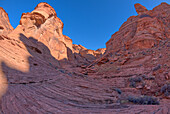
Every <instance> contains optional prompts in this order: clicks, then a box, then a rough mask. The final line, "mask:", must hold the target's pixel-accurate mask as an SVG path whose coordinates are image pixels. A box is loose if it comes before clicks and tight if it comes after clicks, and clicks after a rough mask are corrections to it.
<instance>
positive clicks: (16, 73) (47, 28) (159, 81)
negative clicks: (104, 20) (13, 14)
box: [0, 3, 170, 114]
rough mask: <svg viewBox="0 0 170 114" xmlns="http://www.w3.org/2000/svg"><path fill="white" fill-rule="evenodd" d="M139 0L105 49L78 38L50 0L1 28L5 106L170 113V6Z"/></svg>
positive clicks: (1, 107) (10, 113) (10, 112)
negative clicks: (68, 30) (65, 27)
mask: <svg viewBox="0 0 170 114" xmlns="http://www.w3.org/2000/svg"><path fill="white" fill-rule="evenodd" d="M135 7H136V11H137V12H138V13H139V15H138V16H132V17H130V18H129V19H128V20H127V22H125V23H124V24H123V25H122V26H121V28H120V29H119V31H118V32H116V33H115V34H114V35H112V38H111V39H110V40H109V41H108V42H107V43H106V47H107V49H106V52H105V49H98V50H96V51H94V50H89V49H86V48H85V47H83V46H81V45H75V44H74V45H73V44H72V40H71V39H70V38H69V37H67V36H65V35H63V34H62V28H63V23H62V22H61V20H60V19H59V18H58V17H57V15H56V12H55V11H54V9H53V8H52V7H51V6H50V5H48V4H47V3H40V4H38V5H37V7H36V8H35V10H34V11H32V12H31V13H25V14H23V15H22V17H21V21H20V25H18V27H17V28H16V29H15V30H14V31H12V32H11V33H10V32H8V33H9V34H7V35H6V34H5V35H0V55H1V56H0V97H1V96H2V94H4V93H5V92H6V93H5V94H4V95H3V97H2V98H1V101H0V113H4V114H15V113H23V114H27V113H31V114H32V113H33V114H34V113H35V114H36V113H38V114H39V113H104V114H108V113H109V114H110V113H126V114H127V113H128V114H131V113H141V112H145V113H169V108H170V102H169V98H170V97H169V93H170V91H169V87H170V81H169V79H170V72H169V71H170V59H169V53H170V50H169V49H170V48H169V47H170V34H169V30H170V28H169V20H170V19H169V12H170V6H169V5H168V4H166V3H162V4H161V5H159V6H157V7H156V8H154V9H153V10H151V11H147V10H146V8H144V7H143V6H141V5H139V4H137V5H135ZM2 20H3V19H2ZM0 22H1V19H0ZM7 22H9V21H7ZM11 30H12V29H11ZM102 54H104V55H102ZM101 55H102V56H101ZM62 59H67V60H66V61H64V62H63V60H62ZM89 64H90V65H89ZM87 66H88V67H87ZM144 95H147V96H144ZM148 96H150V97H148ZM157 99H158V100H157ZM132 104H133V105H132ZM134 104H140V105H134ZM146 104H152V105H146ZM158 104H159V105H158Z"/></svg>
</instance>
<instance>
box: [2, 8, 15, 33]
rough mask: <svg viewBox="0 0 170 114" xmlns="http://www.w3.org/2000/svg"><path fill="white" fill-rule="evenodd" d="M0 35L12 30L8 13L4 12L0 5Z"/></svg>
mask: <svg viewBox="0 0 170 114" xmlns="http://www.w3.org/2000/svg"><path fill="white" fill-rule="evenodd" d="M0 15H1V17H0V35H2V34H3V35H7V34H9V33H10V32H11V31H12V30H13V27H12V26H11V24H10V22H9V18H8V14H7V13H6V12H5V10H4V9H3V8H1V7H0Z"/></svg>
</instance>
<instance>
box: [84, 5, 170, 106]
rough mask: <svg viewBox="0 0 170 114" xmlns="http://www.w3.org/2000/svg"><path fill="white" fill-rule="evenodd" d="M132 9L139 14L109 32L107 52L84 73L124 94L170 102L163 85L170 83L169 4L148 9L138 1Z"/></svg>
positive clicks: (169, 84) (165, 86)
mask: <svg viewBox="0 0 170 114" xmlns="http://www.w3.org/2000/svg"><path fill="white" fill-rule="evenodd" d="M135 8H136V11H137V12H138V14H139V15H137V16H132V17H130V18H129V19H128V20H127V21H126V22H125V23H124V24H123V25H122V26H121V27H120V29H119V31H118V32H116V33H115V34H113V35H112V37H111V39H110V40H109V41H108V42H107V43H106V53H105V54H104V55H103V57H101V58H98V59H97V60H96V61H95V62H93V64H91V65H89V67H88V68H86V70H85V71H86V74H89V75H90V76H92V77H93V78H96V79H102V80H103V81H107V82H108V83H112V84H113V86H115V87H119V88H122V90H123V91H124V92H125V93H127V94H126V95H133V96H138V95H148V96H155V97H158V98H160V99H161V98H167V99H164V100H165V101H167V102H169V92H168V91H169V89H165V88H168V87H169V86H170V80H169V78H168V77H169V75H168V74H169V71H170V59H169V53H170V50H169V49H170V48H169V44H170V34H169V32H168V31H170V26H169V20H170V17H169V15H170V5H168V4H166V3H162V4H161V5H159V6H157V7H155V8H154V9H153V10H150V11H148V10H146V8H145V7H143V6H141V5H140V4H136V5H135ZM91 70H93V72H95V73H91ZM85 71H84V72H85ZM167 86H168V87H167ZM162 89H163V90H164V92H162V91H163V90H162ZM165 91H166V92H165ZM165 93H166V94H165ZM167 105H168V104H167ZM168 106H169V105H168Z"/></svg>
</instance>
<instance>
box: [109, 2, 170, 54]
mask: <svg viewBox="0 0 170 114" xmlns="http://www.w3.org/2000/svg"><path fill="white" fill-rule="evenodd" d="M135 8H136V11H137V13H138V14H139V15H137V16H131V17H130V18H128V20H127V21H126V22H125V23H124V24H123V25H122V26H121V27H120V29H119V31H118V32H116V33H115V34H113V35H112V37H111V39H110V40H109V41H108V42H107V43H106V48H107V51H110V50H118V49H119V48H121V47H124V48H125V49H129V48H130V49H137V48H151V47H153V46H154V45H156V44H158V42H159V41H160V40H163V39H165V38H170V34H169V31H170V28H169V20H170V17H169V15H170V8H169V5H168V4H166V3H162V4H161V5H159V6H157V7H155V8H154V9H153V10H149V11H148V10H147V9H146V8H145V7H144V6H142V5H139V4H135Z"/></svg>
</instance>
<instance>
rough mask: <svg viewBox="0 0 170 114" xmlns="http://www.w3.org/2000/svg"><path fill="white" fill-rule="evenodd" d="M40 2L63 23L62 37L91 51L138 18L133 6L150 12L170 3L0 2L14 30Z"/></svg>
mask: <svg viewBox="0 0 170 114" xmlns="http://www.w3.org/2000/svg"><path fill="white" fill-rule="evenodd" d="M40 2H47V3H48V4H50V5H51V6H52V7H53V8H54V9H55V10H56V12H57V16H58V17H59V18H60V19H61V20H62V21H63V23H64V30H63V34H64V35H67V36H69V37H70V38H71V39H72V40H73V43H74V44H81V45H83V46H85V47H86V48H88V49H94V50H96V49H98V48H105V43H106V42H107V41H108V40H109V39H110V37H111V35H112V34H114V33H115V32H116V31H118V29H119V27H120V26H121V25H122V24H123V23H124V22H125V21H126V20H127V18H128V17H130V16H132V15H137V13H136V11H135V9H134V4H135V3H140V4H142V5H144V6H145V7H146V8H147V9H149V10H151V9H152V8H154V7H155V6H157V5H159V4H160V3H161V2H166V3H168V4H170V0H0V7H3V8H4V9H5V11H6V12H7V13H8V15H9V19H10V23H11V24H12V26H13V27H14V28H16V27H17V25H18V24H19V21H20V18H21V15H22V13H26V12H31V11H32V10H34V8H35V7H36V6H37V4H38V3H40Z"/></svg>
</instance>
